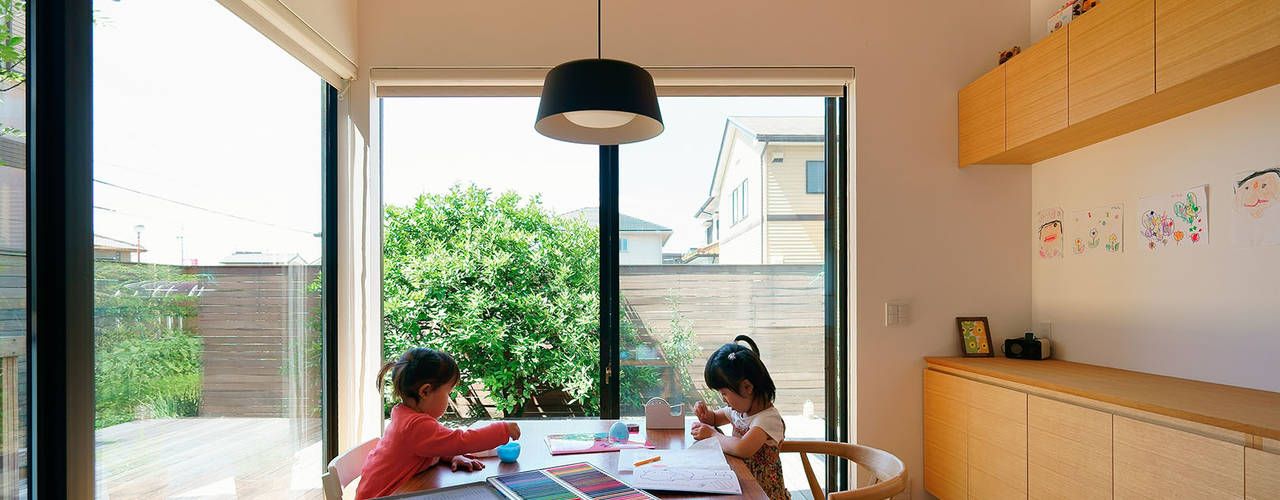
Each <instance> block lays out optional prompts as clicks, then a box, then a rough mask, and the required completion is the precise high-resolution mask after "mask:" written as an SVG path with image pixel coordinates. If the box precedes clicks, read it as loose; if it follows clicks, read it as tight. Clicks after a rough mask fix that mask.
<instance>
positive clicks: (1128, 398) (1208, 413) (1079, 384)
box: [925, 357, 1280, 440]
mask: <svg viewBox="0 0 1280 500" xmlns="http://www.w3.org/2000/svg"><path fill="white" fill-rule="evenodd" d="M925 361H926V362H928V363H929V364H930V365H933V366H940V367H945V368H950V369H953V370H961V371H967V372H971V373H976V374H979V375H986V376H988V377H995V378H998V379H1003V380H1008V381H1010V382H1016V383H1019V384H1025V385H1030V386H1033V387H1039V388H1041V389H1048V390H1051V391H1056V392H1062V393H1067V394H1072V395H1075V396H1080V397H1083V398H1087V399H1093V400H1098V401H1104V402H1107V403H1111V404H1115V405H1119V406H1124V407H1128V408H1134V409H1138V410H1142V411H1148V412H1151V413H1156V414H1160V415H1165V416H1168V417H1173V418H1179V419H1182V420H1190V421H1192V422H1199V423H1202V424H1207V425H1211V426H1214V427H1220V428H1223V429H1228V430H1233V431H1239V432H1243V433H1245V434H1250V435H1254V436H1261V437H1264V438H1269V439H1277V440H1280V393H1275V392H1268V391H1260V390H1257V389H1248V388H1244V387H1236V386H1230V385H1222V384H1214V383H1210V382H1201V381H1198V380H1189V379H1183V378H1175V377H1166V376H1163V375H1155V374H1151V373H1142V372H1135V371H1130V370H1121V369H1118V368H1108V367H1105V366H1097V365H1087V364H1084V363H1073V362H1070V361H1062V360H1057V359H1046V360H1025V359H1008V358H932V357H930V358H925Z"/></svg>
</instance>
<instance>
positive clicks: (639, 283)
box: [382, 96, 846, 490]
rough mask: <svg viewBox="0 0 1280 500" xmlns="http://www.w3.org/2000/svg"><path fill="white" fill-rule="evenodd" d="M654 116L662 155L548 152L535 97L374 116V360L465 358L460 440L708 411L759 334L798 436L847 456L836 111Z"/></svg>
mask: <svg viewBox="0 0 1280 500" xmlns="http://www.w3.org/2000/svg"><path fill="white" fill-rule="evenodd" d="M661 104H662V109H663V114H664V120H665V122H666V127H667V128H666V131H665V132H664V133H663V134H662V135H660V136H658V137H657V138H655V139H652V140H649V141H645V142H641V143H637V144H628V145H623V146H621V147H618V146H601V147H595V146H582V145H576V144H566V143H560V142H556V141H553V140H551V139H547V138H545V137H542V136H539V135H537V134H536V133H535V132H534V131H533V128H532V126H531V125H530V120H531V119H532V118H531V117H533V116H534V114H535V110H536V106H537V99H536V98H533V97H527V98H526V97H421V98H401V97H396V98H384V99H383V100H382V134H383V137H382V139H383V141H382V145H383V146H382V147H383V150H382V176H383V177H382V178H383V183H384V185H383V200H384V203H385V206H386V208H385V210H384V214H383V216H384V229H383V230H384V246H383V257H384V269H383V274H384V278H383V294H384V330H383V349H384V355H385V357H387V358H393V357H395V356H397V355H399V354H400V353H401V352H403V351H404V350H405V349H407V348H409V347H413V346H418V345H425V346H429V347H434V348H438V349H442V350H445V351H447V352H449V353H450V354H453V355H454V356H455V357H457V358H459V361H460V365H461V367H462V368H463V370H464V374H465V375H464V376H465V377H466V381H467V382H468V383H467V384H462V385H460V386H459V393H458V394H455V395H454V396H455V397H454V404H453V405H452V407H451V408H452V410H451V411H450V413H449V414H448V415H447V418H450V419H453V422H454V423H455V424H457V425H468V424H469V423H470V422H471V421H474V420H476V419H486V418H512V417H546V416H572V415H602V416H606V417H609V416H619V417H622V418H637V417H640V416H642V415H643V414H644V410H643V405H644V403H645V402H646V401H648V400H649V399H650V398H653V397H662V398H665V399H666V400H668V401H669V402H670V403H672V404H680V403H692V402H694V401H707V402H708V403H710V404H712V405H713V406H717V405H719V404H720V399H719V396H718V395H716V394H715V392H714V391H708V390H707V388H706V387H705V384H704V383H703V377H702V370H703V365H704V364H705V362H706V359H707V357H708V356H709V355H710V354H711V352H713V351H714V350H715V349H716V348H717V347H719V346H720V345H722V344H724V343H728V342H732V341H733V339H734V337H735V336H737V335H748V336H751V337H752V338H753V339H755V340H756V342H757V343H758V344H759V345H760V348H761V350H762V357H763V360H764V362H765V363H766V365H767V366H768V368H769V370H770V372H771V374H772V376H773V378H774V381H775V383H776V385H777V387H778V397H777V400H776V401H775V404H776V405H777V407H778V408H779V410H780V411H781V412H782V413H783V415H784V420H785V421H786V423H787V438H788V439H840V438H841V437H842V436H843V435H842V434H841V433H840V429H841V428H842V426H843V418H844V416H843V414H842V413H841V412H840V411H839V409H840V408H843V407H844V404H845V403H844V402H843V401H842V398H840V397H839V395H840V394H841V393H842V392H843V390H844V389H843V386H842V384H843V380H842V378H841V377H842V376H843V375H842V372H841V371H840V368H839V367H840V366H841V365H842V364H843V362H844V359H845V355H844V354H842V353H841V352H840V349H841V348H842V346H843V345H844V342H843V338H842V336H843V332H844V328H843V327H842V326H841V325H840V324H839V322H840V321H842V320H843V315H842V314H838V312H839V311H842V310H843V307H842V306H841V304H842V297H841V295H842V294H841V290H840V285H841V283H842V280H838V279H836V277H837V275H838V273H842V270H841V269H842V268H839V267H838V266H840V265H842V264H841V262H842V260H841V259H840V256H841V255H842V254H843V253H844V252H845V251H846V250H845V246H844V235H843V232H842V229H841V227H842V225H841V224H840V223H838V221H837V219H836V218H837V217H838V216H839V214H838V210H835V209H834V208H835V207H839V206H840V202H841V201H842V200H841V199H840V196H842V192H843V189H842V185H841V184H840V183H839V182H836V174H838V173H839V171H840V169H841V168H842V167H843V162H842V160H841V159H840V158H839V155H840V153H841V151H842V146H841V144H842V143H841V139H840V137H839V134H838V128H839V127H838V124H839V123H841V121H842V119H843V118H842V117H841V116H839V113H840V110H841V109H842V108H843V99H842V98H839V97H759V96H758V97H664V98H662V102H661ZM828 164H831V165H833V168H828ZM614 168H616V169H617V170H616V172H617V177H616V179H615V178H613V177H611V176H612V173H613V170H612V169H614ZM613 182H616V183H617V184H616V185H612V184H611V183H613ZM601 183H603V184H601ZM609 214H615V215H614V216H616V217H617V220H616V224H604V223H602V222H610V221H608V220H605V219H604V218H605V217H608V216H609ZM608 227H611V228H613V229H612V230H614V231H616V233H615V236H616V247H617V250H616V251H617V253H616V261H615V260H614V259H604V258H602V257H603V254H602V253H601V248H610V247H609V246H608V245H612V244H614V243H612V242H606V241H605V239H603V238H602V235H601V234H600V231H601V230H603V229H604V228H608ZM602 245H603V246H602ZM599 280H604V281H599ZM614 297H616V298H614ZM613 300H616V306H614V307H616V315H611V314H610V313H611V312H614V311H613V310H612V309H611V308H609V306H605V308H601V307H600V305H599V304H600V303H601V302H610V301H613ZM601 345H603V346H604V347H603V349H601V348H600V346H601ZM516 380H518V382H516V383H512V382H511V381H516ZM530 381H533V382H534V383H532V384H531V383H530ZM614 394H616V395H617V397H618V399H617V400H613V399H612V395H614ZM786 470H787V471H788V473H789V474H792V473H794V475H795V477H788V478H787V482H788V486H789V487H790V488H792V489H795V490H807V487H808V486H807V483H806V482H805V479H804V475H803V473H802V468H801V466H800V465H799V463H798V462H797V463H795V464H792V466H791V467H787V468H786ZM831 470H834V468H832V469H831ZM824 479H826V478H824Z"/></svg>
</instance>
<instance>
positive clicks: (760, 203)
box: [619, 97, 827, 493]
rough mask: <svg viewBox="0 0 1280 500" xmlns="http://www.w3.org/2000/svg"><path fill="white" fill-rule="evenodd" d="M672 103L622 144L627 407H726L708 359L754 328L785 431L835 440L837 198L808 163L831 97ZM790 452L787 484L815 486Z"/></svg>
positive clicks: (815, 155)
mask: <svg viewBox="0 0 1280 500" xmlns="http://www.w3.org/2000/svg"><path fill="white" fill-rule="evenodd" d="M661 105H662V115H663V120H664V122H665V123H666V126H667V129H666V131H665V132H663V134H662V135H660V136H658V137H657V138H655V139H652V140H649V141H645V142H640V143H636V144H627V145H623V146H622V148H621V151H620V153H619V157H620V170H621V180H620V201H619V206H620V212H621V221H620V228H619V230H620V232H621V236H623V237H626V238H627V239H629V240H631V251H630V252H628V253H624V254H622V255H621V257H620V263H621V269H620V273H621V275H620V278H619V279H620V282H621V295H622V308H623V312H624V314H623V316H622V317H623V322H622V325H621V342H620V349H621V351H620V353H619V356H620V358H621V363H622V373H621V393H622V394H621V401H622V408H621V411H622V415H630V416H640V415H643V414H644V409H643V405H644V404H645V402H646V401H648V400H649V398H652V397H662V398H665V399H666V400H667V401H668V402H670V403H671V404H681V403H687V404H692V403H694V402H696V401H705V402H706V403H707V404H708V405H710V406H711V407H712V408H718V407H722V406H723V405H724V403H723V401H721V398H720V395H719V394H717V393H716V392H715V391H711V390H709V389H708V388H707V386H706V384H705V383H704V379H703V368H704V367H705V365H706V362H707V358H708V357H709V356H710V355H711V354H712V353H713V352H714V351H715V350H716V349H717V348H719V347H720V346H722V345H724V344H725V343H729V342H733V339H734V338H735V337H736V336H738V335H748V336H750V337H751V338H752V339H754V340H755V342H756V343H757V344H759V347H760V351H761V353H760V354H761V359H762V361H763V362H764V364H765V366H766V367H767V368H768V371H769V373H770V375H771V377H772V379H773V381H774V384H775V385H776V387H777V396H776V399H775V400H774V402H773V404H774V405H775V406H776V407H777V408H778V410H779V411H780V412H781V413H782V416H783V421H784V422H785V423H786V438H787V439H823V438H825V432H826V424H825V421H824V419H823V417H824V411H825V403H826V401H825V400H824V390H825V387H826V383H827V375H826V374H825V373H824V372H823V368H822V367H823V366H824V362H825V356H824V346H825V342H824V336H825V333H824V329H825V323H824V322H825V305H826V304H825V298H824V293H825V288H824V281H823V276H824V274H823V266H824V258H825V253H824V252H825V246H824V245H825V241H826V240H825V232H824V221H825V218H826V216H825V213H824V210H825V202H826V198H825V195H824V194H822V193H817V194H811V193H808V192H807V190H806V172H805V170H806V166H805V165H806V162H807V161H822V160H823V156H824V148H825V135H824V126H823V123H824V120H823V113H824V101H823V99H822V98H814V97H748V98H729V97H717V98H694V97H672V98H663V99H661ZM721 218H723V219H725V220H724V221H723V224H721V222H722V221H721V220H720V219H721ZM641 249H644V250H643V251H642V250H641ZM657 262H661V265H652V264H654V263H657ZM686 414H692V410H691V409H690V410H689V411H687V412H686ZM726 431H727V429H726ZM783 461H784V462H783V463H784V465H783V471H784V474H785V478H786V485H787V487H788V489H791V490H797V491H804V492H806V493H807V491H808V486H807V483H806V481H805V476H804V472H803V468H802V466H801V465H800V463H799V462H798V460H797V459H796V456H795V455H784V456H783ZM820 476H821V475H820ZM820 479H825V478H820Z"/></svg>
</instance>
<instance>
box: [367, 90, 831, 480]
mask: <svg viewBox="0 0 1280 500" xmlns="http://www.w3.org/2000/svg"><path fill="white" fill-rule="evenodd" d="M386 71H388V72H394V71H396V70H386ZM421 71H433V70H420V71H415V74H416V73H418V72H421ZM441 71H453V70H441ZM459 71H461V70H459ZM382 75H383V73H381V72H379V71H377V70H375V74H373V75H372V76H373V80H374V85H375V87H376V89H375V92H374V95H375V96H376V97H377V98H378V107H379V109H380V108H381V106H382V103H383V99H385V98H387V97H413V96H417V97H433V96H434V97H449V96H453V97H466V96H470V97H501V96H507V97H518V96H536V95H538V93H537V92H536V87H534V89H535V91H531V90H529V89H527V88H523V87H511V86H479V87H476V86H468V85H455V86H450V85H429V86H423V85H422V84H421V82H423V81H424V80H423V79H422V78H424V77H422V76H418V77H416V78H418V79H417V80H414V81H415V82H417V83H416V84H415V85H394V84H392V85H386V86H381V85H379V81H380V80H381V79H383V78H385V77H384V76H382ZM427 80H430V79H429V78H428V79H427ZM841 90H842V92H841V94H840V95H839V96H829V97H825V109H824V115H825V116H824V138H825V139H824V140H825V143H826V144H825V148H824V164H825V165H833V166H834V167H833V168H826V169H824V170H825V171H824V173H825V176H826V179H827V180H826V183H827V185H829V186H833V188H832V189H828V190H827V192H826V193H824V196H825V197H826V199H825V203H824V210H825V213H826V214H828V215H827V216H826V217H825V218H824V236H825V245H826V248H825V261H824V268H825V269H826V271H827V272H824V276H825V277H824V282H825V289H826V291H825V294H824V296H825V301H824V316H825V317H826V328H825V330H826V334H825V344H826V348H825V373H826V374H828V379H827V380H826V383H825V385H826V405H825V407H826V410H825V415H824V417H825V419H826V429H825V433H826V439H827V440H831V441H843V442H847V441H848V436H849V434H850V433H849V429H848V426H849V424H850V421H849V401H848V397H847V395H848V390H849V389H848V386H849V385H851V382H850V381H849V380H848V376H849V371H848V368H849V363H850V362H851V359H850V358H849V352H850V348H849V341H850V338H849V332H850V330H849V324H850V318H849V294H848V289H849V275H848V271H847V269H848V251H849V249H848V241H849V238H848V236H849V235H848V231H847V228H848V226H849V224H848V222H847V218H848V194H847V191H848V172H847V170H848V158H847V154H846V152H847V151H848V144H847V142H846V141H847V138H848V134H847V130H848V116H847V109H848V104H847V103H848V95H849V94H848V90H849V89H848V85H847V84H846V85H842V86H841ZM660 94H661V91H660ZM696 95H706V96H714V95H737V94H711V93H708V94H696ZM745 95H758V96H763V97H767V96H771V95H778V94H770V93H766V92H760V91H758V90H757V91H755V92H754V93H750V94H745ZM379 116H381V113H380V112H379ZM379 147H381V144H379ZM599 152H600V184H599V189H600V195H601V198H600V200H599V206H600V225H599V229H600V255H601V257H600V317H599V318H600V325H601V327H600V361H601V363H600V373H599V380H600V386H599V387H600V394H601V397H600V415H599V418H600V419H617V418H619V414H620V409H621V408H620V406H621V405H620V397H619V396H620V394H619V389H620V383H619V376H620V370H621V363H620V356H619V354H620V352H619V350H620V339H619V333H620V323H619V321H620V320H621V318H620V317H619V315H618V310H619V305H620V302H621V300H620V290H619V275H620V272H619V269H618V265H619V264H618V258H619V255H620V236H619V232H618V230H619V227H618V223H619V219H618V217H619V213H618V201H619V200H618V193H619V184H618V170H619V160H620V158H619V148H618V146H617V145H607V146H599ZM383 167H384V166H383V165H382V164H380V163H379V164H378V168H379V169H381V168H383ZM747 187H748V180H747V179H746V178H744V179H743V180H742V182H741V183H740V184H739V185H738V186H737V187H735V188H734V190H733V192H731V194H730V199H729V200H727V201H729V206H730V212H729V215H730V227H733V226H735V225H737V223H739V222H741V221H743V220H745V219H746V218H747V216H746V215H747V210H748V208H747V206H746V202H747V200H746V199H745V198H746V194H745V190H746V189H747ZM739 190H742V191H744V192H743V193H738V191H739ZM739 196H741V197H742V198H744V199H742V201H741V203H742V204H741V205H739V204H738V201H737V200H738V197H739ZM723 201H725V200H722V203H721V206H722V207H723V205H724V203H723ZM720 213H721V214H723V212H722V211H721V212H720ZM762 219H763V218H762ZM713 220H714V222H713V224H714V225H715V228H714V239H713V241H715V242H719V241H721V239H722V237H723V234H722V233H721V231H720V224H719V222H720V217H718V216H716V217H713ZM830 374H837V375H835V376H834V377H832V376H831V375H830ZM826 472H827V484H828V485H835V489H847V485H848V484H850V483H849V467H848V464H847V462H845V461H843V460H841V461H836V460H832V461H828V462H827V467H826Z"/></svg>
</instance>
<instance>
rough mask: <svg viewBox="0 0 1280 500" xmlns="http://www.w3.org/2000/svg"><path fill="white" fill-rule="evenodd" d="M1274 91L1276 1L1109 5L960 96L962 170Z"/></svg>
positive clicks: (1278, 53) (1068, 147)
mask: <svg viewBox="0 0 1280 500" xmlns="http://www.w3.org/2000/svg"><path fill="white" fill-rule="evenodd" d="M1277 83H1280V0H1220V1H1214V2H1203V1H1193V0H1106V1H1104V2H1100V3H1099V4H1098V6H1097V7H1094V8H1093V9H1092V10H1090V11H1089V12H1087V13H1085V14H1084V15H1082V16H1080V17H1079V18H1076V19H1075V20H1074V21H1072V22H1071V23H1070V24H1068V25H1066V26H1065V27H1063V28H1062V29H1059V30H1058V31H1055V32H1053V33H1051V34H1049V36H1047V37H1045V38H1044V39H1043V40H1041V41H1039V42H1037V43H1036V44H1034V45H1032V46H1030V47H1028V48H1027V50H1026V51H1024V52H1023V53H1022V54H1019V55H1017V56H1015V57H1014V58H1012V59H1010V60H1009V61H1008V62H1006V63H1005V64H1003V65H1000V66H997V67H996V69H994V70H992V71H990V72H988V73H987V74H986V75H983V76H982V77H980V78H978V79H977V80H975V81H974V82H973V83H971V84H969V85H968V86H966V87H965V88H963V89H961V90H960V92H959V95H958V99H957V100H958V120H959V145H958V155H959V156H958V157H959V163H960V166H961V167H964V166H967V165H972V164H976V163H984V164H1023V163H1034V162H1037V161H1040V160H1045V159H1048V158H1052V157H1054V156H1057V155H1060V154H1063V153H1066V152H1068V151H1072V150H1075V149H1079V148H1082V147H1085V146H1088V145H1090V144H1094V143H1097V142H1101V141H1103V140H1106V139H1110V138H1112V137H1115V136H1118V135H1121V134H1125V133H1127V132H1131V131H1133V130H1137V129H1140V128H1143V127H1146V126H1149V125H1152V124H1155V123H1159V122H1161V121H1164V120H1168V119H1170V118H1173V117H1175V116H1179V115H1182V114H1186V113H1190V112H1192V111H1195V110H1197V109H1200V108H1204V107H1207V106H1210V105H1213V104H1217V103H1219V102H1222V101H1225V100H1227V99H1231V98H1233V97H1237V96H1240V95H1243V94H1247V93H1249V92H1253V91H1255V90H1259V89H1262V88H1266V87H1269V86H1271V85H1275V84H1277Z"/></svg>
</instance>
